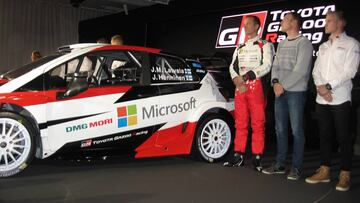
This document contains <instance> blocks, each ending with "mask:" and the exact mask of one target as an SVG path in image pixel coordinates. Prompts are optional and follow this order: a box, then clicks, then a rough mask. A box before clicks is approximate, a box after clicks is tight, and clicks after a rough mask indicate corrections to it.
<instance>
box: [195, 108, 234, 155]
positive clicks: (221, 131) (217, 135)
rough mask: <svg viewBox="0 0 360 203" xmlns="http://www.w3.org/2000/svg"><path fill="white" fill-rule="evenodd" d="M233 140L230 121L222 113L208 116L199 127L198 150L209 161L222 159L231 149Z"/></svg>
mask: <svg viewBox="0 0 360 203" xmlns="http://www.w3.org/2000/svg"><path fill="white" fill-rule="evenodd" d="M231 142H232V130H231V127H230V124H229V121H228V119H226V118H225V117H223V116H221V115H209V116H207V117H206V118H205V119H204V120H203V121H202V122H201V123H200V125H199V126H198V128H197V131H196V150H197V153H198V155H199V156H200V157H201V158H202V159H204V160H206V161H208V162H216V161H219V160H221V159H222V158H223V157H224V156H225V155H226V154H227V152H228V151H229V149H230V146H231Z"/></svg>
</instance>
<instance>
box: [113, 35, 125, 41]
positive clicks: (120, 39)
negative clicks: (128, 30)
mask: <svg viewBox="0 0 360 203" xmlns="http://www.w3.org/2000/svg"><path fill="white" fill-rule="evenodd" d="M113 41H118V42H120V41H121V42H124V40H123V37H122V36H121V35H114V36H113V37H111V42H113Z"/></svg>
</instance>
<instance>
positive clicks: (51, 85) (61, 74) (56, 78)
mask: <svg viewBox="0 0 360 203" xmlns="http://www.w3.org/2000/svg"><path fill="white" fill-rule="evenodd" d="M79 62H80V60H79V58H75V59H72V60H70V61H67V62H65V63H63V64H61V65H59V66H57V67H55V68H53V69H52V70H50V71H49V73H48V81H47V82H46V83H45V84H47V85H48V87H47V89H63V88H66V87H67V85H68V83H69V82H70V78H69V77H68V76H67V75H68V74H69V73H74V72H75V71H76V69H77V67H78V65H79Z"/></svg>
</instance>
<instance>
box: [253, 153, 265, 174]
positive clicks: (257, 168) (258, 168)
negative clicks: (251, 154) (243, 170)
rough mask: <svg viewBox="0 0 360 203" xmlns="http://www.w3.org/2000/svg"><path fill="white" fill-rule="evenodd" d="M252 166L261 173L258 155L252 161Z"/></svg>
mask: <svg viewBox="0 0 360 203" xmlns="http://www.w3.org/2000/svg"><path fill="white" fill-rule="evenodd" d="M253 165H254V169H255V170H256V171H258V172H261V171H262V169H263V168H262V165H261V157H260V155H256V156H255V158H254V159H253Z"/></svg>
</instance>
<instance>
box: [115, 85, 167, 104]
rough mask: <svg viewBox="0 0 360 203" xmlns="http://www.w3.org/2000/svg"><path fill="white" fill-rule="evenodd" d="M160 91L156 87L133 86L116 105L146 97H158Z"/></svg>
mask: <svg viewBox="0 0 360 203" xmlns="http://www.w3.org/2000/svg"><path fill="white" fill-rule="evenodd" d="M159 95H160V91H159V88H158V86H133V87H132V88H131V89H130V90H128V91H127V92H126V93H125V94H124V95H122V96H121V97H120V99H118V100H117V101H116V102H115V104H116V103H120V102H126V101H133V100H137V99H144V98H148V97H155V96H159Z"/></svg>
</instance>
